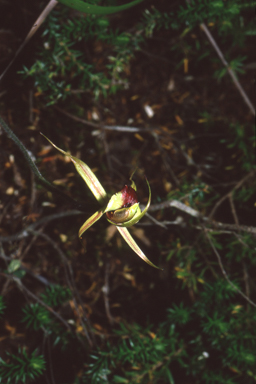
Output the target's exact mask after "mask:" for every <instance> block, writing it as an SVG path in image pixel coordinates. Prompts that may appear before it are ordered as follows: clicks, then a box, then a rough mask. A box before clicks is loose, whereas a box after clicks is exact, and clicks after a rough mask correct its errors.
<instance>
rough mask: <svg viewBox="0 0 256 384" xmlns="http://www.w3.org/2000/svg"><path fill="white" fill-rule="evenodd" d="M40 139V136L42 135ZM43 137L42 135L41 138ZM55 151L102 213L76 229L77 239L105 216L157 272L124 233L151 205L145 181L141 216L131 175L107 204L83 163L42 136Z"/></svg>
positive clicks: (98, 183)
mask: <svg viewBox="0 0 256 384" xmlns="http://www.w3.org/2000/svg"><path fill="white" fill-rule="evenodd" d="M42 135H43V134H42ZM43 136H44V135H43ZM44 137H45V138H46V139H47V140H48V141H49V142H50V143H51V144H52V145H53V146H54V147H55V148H56V149H57V150H58V151H60V152H61V153H63V154H64V155H66V156H68V157H69V158H70V159H71V160H72V162H73V163H74V165H75V167H76V170H77V171H78V173H79V174H80V176H81V177H82V178H83V180H84V181H85V182H86V184H87V186H88V187H89V188H90V190H91V192H92V193H93V195H94V196H95V198H96V199H97V200H98V201H99V203H100V204H101V205H102V206H103V207H102V209H99V210H98V211H97V212H95V213H94V214H93V215H92V216H91V217H90V218H89V219H87V220H86V222H85V223H84V224H83V225H82V227H81V228H80V229H79V232H78V235H79V237H80V238H81V236H82V235H83V234H84V232H85V231H86V230H87V229H88V228H90V227H91V226H92V225H93V224H94V223H95V222H96V221H98V220H99V219H100V218H101V216H103V214H104V213H105V214H106V218H107V220H108V221H109V223H111V224H113V225H115V226H116V227H117V229H118V231H119V232H120V234H121V235H122V237H123V238H124V240H125V241H126V242H127V244H128V245H129V246H130V247H131V248H132V249H133V251H134V252H135V253H137V255H138V256H139V257H140V258H141V259H142V260H144V261H145V262H146V263H147V264H149V265H151V266H152V267H154V268H157V269H161V268H159V267H157V266H156V265H154V264H153V263H152V262H151V261H150V260H149V259H148V258H147V256H146V255H144V253H143V252H142V250H141V249H140V248H139V247H138V245H137V243H136V242H135V241H134V239H133V238H132V236H131V235H130V233H129V232H128V230H127V228H126V227H130V226H132V225H134V224H136V223H137V222H138V221H139V220H140V219H141V218H142V217H143V216H144V215H145V213H146V212H147V210H148V208H149V206H150V202H151V189H150V186H149V183H148V181H147V179H146V182H147V185H148V190H149V198H148V203H147V205H146V207H145V209H144V210H143V211H142V212H141V209H140V207H139V202H138V197H137V192H136V189H137V188H136V184H135V183H134V181H133V180H132V177H133V174H134V172H135V171H134V172H133V173H132V175H131V177H130V180H131V185H130V186H128V185H125V186H124V187H123V189H122V190H121V191H120V192H117V193H115V194H114V195H113V196H112V197H111V198H110V200H109V201H108V202H107V193H106V191H105V189H104V188H103V186H102V185H101V183H100V182H99V180H98V179H97V177H96V176H95V174H94V173H93V172H92V170H91V169H90V168H89V167H88V165H86V164H85V163H84V162H83V161H81V160H79V159H78V158H76V157H74V156H71V155H70V154H69V153H67V152H65V151H63V150H62V149H60V148H58V147H57V146H56V145H55V144H53V143H52V142H51V140H49V139H48V138H47V137H46V136H44Z"/></svg>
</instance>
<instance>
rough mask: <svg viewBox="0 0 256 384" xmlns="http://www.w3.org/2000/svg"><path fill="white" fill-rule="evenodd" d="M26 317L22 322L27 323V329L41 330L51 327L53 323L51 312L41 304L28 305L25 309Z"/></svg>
mask: <svg viewBox="0 0 256 384" xmlns="http://www.w3.org/2000/svg"><path fill="white" fill-rule="evenodd" d="M23 312H24V316H23V319H22V321H23V322H25V323H26V327H27V328H30V327H31V328H33V329H34V330H38V329H41V328H42V327H47V328H48V327H49V325H50V323H51V319H50V314H49V311H47V309H46V308H44V307H43V306H41V305H40V304H39V303H35V304H27V305H26V306H25V307H24V308H23Z"/></svg>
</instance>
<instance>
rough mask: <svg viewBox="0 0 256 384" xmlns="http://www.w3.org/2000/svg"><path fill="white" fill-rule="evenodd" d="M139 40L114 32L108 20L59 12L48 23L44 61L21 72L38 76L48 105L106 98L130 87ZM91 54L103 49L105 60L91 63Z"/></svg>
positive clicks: (40, 91) (45, 35)
mask: <svg viewBox="0 0 256 384" xmlns="http://www.w3.org/2000/svg"><path fill="white" fill-rule="evenodd" d="M141 41H142V37H141V36H140V35H136V34H134V35H132V34H129V33H126V32H120V31H118V30H114V29H113V28H111V27H110V23H109V21H108V19H106V18H104V17H102V18H97V17H95V16H94V15H87V16H86V18H84V17H82V16H81V17H77V16H76V17H74V16H71V15H70V14H69V12H68V10H65V11H64V10H62V12H60V11H58V10H55V11H54V12H52V14H50V15H49V17H48V19H47V22H46V28H45V30H44V33H43V47H44V48H43V49H40V52H39V56H40V58H39V59H38V60H37V61H36V62H35V63H34V64H33V65H32V66H31V68H29V69H28V68H24V70H23V72H22V73H23V74H24V75H25V76H26V77H28V76H32V77H33V78H35V86H36V88H37V91H38V92H39V94H42V95H43V96H44V99H45V100H46V101H47V103H48V105H50V104H54V103H56V102H57V101H58V100H65V99H66V98H67V97H70V96H72V95H74V94H76V93H78V94H79V93H81V92H92V93H93V95H94V97H96V98H98V97H99V96H100V95H103V96H107V94H109V93H110V94H111V93H115V92H116V91H117V89H120V88H127V87H128V86H129V85H128V81H127V79H126V75H125V74H126V72H127V71H128V66H129V62H130V60H131V58H132V57H133V56H134V52H135V51H136V50H137V49H139V44H140V43H141ZM85 47H86V49H85ZM92 50H94V52H95V51H97V50H99V52H104V50H105V51H106V52H107V54H106V55H104V56H103V61H102V58H101V60H100V61H99V62H98V63H93V62H92V61H91V59H90V57H91V55H92V53H93V52H92Z"/></svg>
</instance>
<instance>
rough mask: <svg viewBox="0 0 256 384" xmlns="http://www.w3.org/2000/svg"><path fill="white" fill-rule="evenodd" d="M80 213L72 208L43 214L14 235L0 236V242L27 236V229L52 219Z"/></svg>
mask: <svg viewBox="0 0 256 384" xmlns="http://www.w3.org/2000/svg"><path fill="white" fill-rule="evenodd" d="M82 214H83V212H80V211H76V210H74V211H68V212H60V213H55V214H53V215H49V216H45V217H43V218H42V219H40V220H38V221H36V222H35V223H33V224H30V225H28V226H27V227H26V228H24V229H22V230H21V231H19V232H17V233H16V234H15V235H11V236H0V242H1V243H6V242H12V241H16V240H19V239H22V238H24V237H28V236H29V235H30V233H29V231H32V230H34V229H36V228H37V227H38V226H39V225H41V224H45V223H49V222H50V221H52V220H56V219H61V218H63V217H68V216H76V215H82Z"/></svg>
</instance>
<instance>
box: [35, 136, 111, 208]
mask: <svg viewBox="0 0 256 384" xmlns="http://www.w3.org/2000/svg"><path fill="white" fill-rule="evenodd" d="M41 135H42V136H44V137H45V138H46V139H47V140H48V141H49V143H51V145H52V146H53V147H54V148H56V149H57V150H58V151H60V152H61V153H63V154H64V155H65V156H68V157H69V158H70V159H71V160H72V161H73V163H74V165H75V167H76V170H77V172H78V173H79V175H80V176H81V177H82V178H83V180H84V181H85V182H86V184H87V186H88V187H89V188H90V190H91V192H92V193H93V195H94V196H95V198H96V199H97V200H98V201H99V202H100V203H101V204H104V203H105V202H106V196H107V193H106V191H105V189H104V188H103V186H102V185H101V183H100V182H99V180H98V178H97V177H96V176H95V174H94V173H93V172H92V170H91V169H90V168H89V167H88V165H86V164H85V163H84V162H83V161H81V160H80V159H78V158H77V157H74V156H71V155H70V154H69V153H67V152H65V151H63V150H62V149H60V148H59V147H57V145H55V144H53V142H52V141H51V140H49V139H48V138H47V137H46V136H45V135H43V134H42V133H41Z"/></svg>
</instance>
